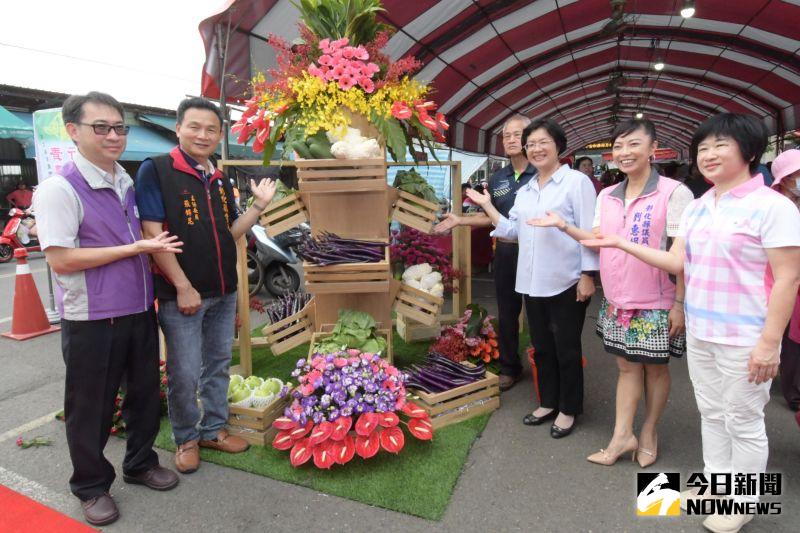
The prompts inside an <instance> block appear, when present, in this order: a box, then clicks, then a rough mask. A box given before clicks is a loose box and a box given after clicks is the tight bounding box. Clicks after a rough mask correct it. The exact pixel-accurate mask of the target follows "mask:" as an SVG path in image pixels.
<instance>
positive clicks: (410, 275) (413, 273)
mask: <svg viewBox="0 0 800 533" xmlns="http://www.w3.org/2000/svg"><path fill="white" fill-rule="evenodd" d="M431 272H433V268H432V267H431V265H429V264H428V263H420V264H419V265H411V266H410V267H408V268H407V269H406V271H405V272H403V281H407V280H409V279H414V280H420V279H422V278H423V277H424V276H426V275H428V274H430V273H431Z"/></svg>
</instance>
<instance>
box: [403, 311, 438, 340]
mask: <svg viewBox="0 0 800 533" xmlns="http://www.w3.org/2000/svg"><path fill="white" fill-rule="evenodd" d="M395 327H396V328H397V334H398V335H400V338H402V339H403V340H404V341H406V342H419V341H427V340H431V339H435V338H437V337H438V336H439V334H440V333H441V331H442V323H441V322H439V321H437V322H436V323H435V324H432V325H430V326H423V325H422V324H419V323H418V322H414V321H410V320H408V319H406V318H405V317H404V316H403V315H397V321H396V322H395Z"/></svg>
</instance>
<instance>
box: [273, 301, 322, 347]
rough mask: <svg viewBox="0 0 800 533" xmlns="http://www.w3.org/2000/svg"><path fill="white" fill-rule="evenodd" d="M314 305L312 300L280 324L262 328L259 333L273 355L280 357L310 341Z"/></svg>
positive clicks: (312, 329) (312, 331)
mask: <svg viewBox="0 0 800 533" xmlns="http://www.w3.org/2000/svg"><path fill="white" fill-rule="evenodd" d="M314 315H315V304H314V299H313V298H312V299H311V301H309V302H308V303H307V304H306V306H305V307H303V309H301V310H300V311H299V312H297V313H295V314H293V315H291V316H288V317H286V318H284V319H283V320H281V321H280V322H275V323H274V324H268V325H266V326H264V329H262V330H261V333H262V334H263V335H264V336H265V337H266V338H267V343H269V349H270V350H271V351H272V353H273V355H281V354H282V353H285V352H287V351H289V350H291V349H292V348H294V347H296V346H300V345H301V344H305V343H306V342H308V341H310V340H311V335H313V333H314Z"/></svg>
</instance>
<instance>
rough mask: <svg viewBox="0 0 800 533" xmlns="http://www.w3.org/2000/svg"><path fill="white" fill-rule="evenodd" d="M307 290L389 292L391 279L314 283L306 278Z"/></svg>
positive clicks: (316, 291) (324, 292)
mask: <svg viewBox="0 0 800 533" xmlns="http://www.w3.org/2000/svg"><path fill="white" fill-rule="evenodd" d="M306 291H307V292H312V293H315V294H331V293H344V292H350V293H372V292H388V291H389V280H386V281H361V282H358V281H352V282H343V283H336V282H324V283H313V282H309V281H308V280H307V279H306Z"/></svg>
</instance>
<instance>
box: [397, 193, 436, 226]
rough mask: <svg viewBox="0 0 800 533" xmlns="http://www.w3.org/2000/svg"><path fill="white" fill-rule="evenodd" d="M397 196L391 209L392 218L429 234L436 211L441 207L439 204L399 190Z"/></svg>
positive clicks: (434, 222)
mask: <svg viewBox="0 0 800 533" xmlns="http://www.w3.org/2000/svg"><path fill="white" fill-rule="evenodd" d="M397 196H398V199H397V202H396V203H395V204H394V210H393V211H392V220H394V221H396V222H399V223H400V224H403V225H405V226H409V227H412V228H414V229H416V230H419V231H421V232H422V233H427V234H430V233H431V232H432V231H433V226H434V225H435V224H436V220H437V213H438V212H439V210H440V209H441V207H440V206H439V204H437V203H434V202H429V201H428V200H424V199H422V198H420V197H418V196H414V195H413V194H410V193H407V192H406V191H401V190H398V191H397Z"/></svg>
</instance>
